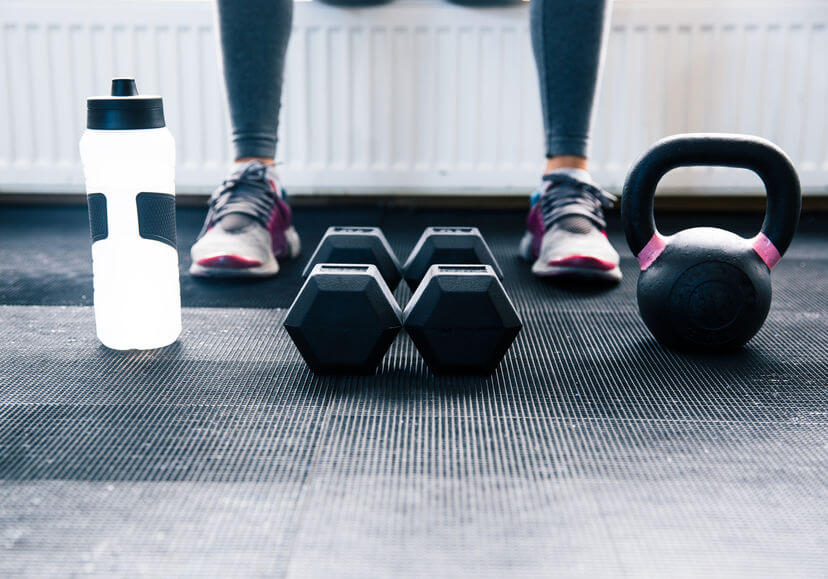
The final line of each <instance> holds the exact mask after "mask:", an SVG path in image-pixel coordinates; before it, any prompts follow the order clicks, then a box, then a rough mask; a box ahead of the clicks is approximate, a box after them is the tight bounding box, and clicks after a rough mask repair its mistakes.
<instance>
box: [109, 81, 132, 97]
mask: <svg viewBox="0 0 828 579" xmlns="http://www.w3.org/2000/svg"><path fill="white" fill-rule="evenodd" d="M137 94H138V87H137V86H135V79H134V78H113V79H112V96H119V97H124V96H136V95H137Z"/></svg>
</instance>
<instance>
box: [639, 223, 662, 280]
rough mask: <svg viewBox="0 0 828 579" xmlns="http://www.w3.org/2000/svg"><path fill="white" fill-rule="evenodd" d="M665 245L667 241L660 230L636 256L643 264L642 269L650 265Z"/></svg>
mask: <svg viewBox="0 0 828 579" xmlns="http://www.w3.org/2000/svg"><path fill="white" fill-rule="evenodd" d="M665 247H667V241H665V239H664V238H663V237H662V236H661V235H659V234H658V232H656V233H654V234H653V236H652V237H651V238H650V241H648V242H647V245H645V246H644V248H643V249H642V250H641V251H640V252H638V255H637V256H636V257H638V263H639V264H640V265H641V271H644V270H645V269H647V268H648V267H650V266H651V265H652V264H653V262H654V261H655V260H656V259H657V258H658V256H659V255H661V252H662V251H664V248H665Z"/></svg>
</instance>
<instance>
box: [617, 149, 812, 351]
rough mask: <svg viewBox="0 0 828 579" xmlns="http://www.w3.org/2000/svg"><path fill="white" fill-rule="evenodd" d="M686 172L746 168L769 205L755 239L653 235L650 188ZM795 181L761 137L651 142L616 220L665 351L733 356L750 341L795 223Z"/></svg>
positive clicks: (781, 156) (693, 232) (645, 310)
mask: <svg viewBox="0 0 828 579" xmlns="http://www.w3.org/2000/svg"><path fill="white" fill-rule="evenodd" d="M685 166H725V167H738V168H743V169H750V170H751V171H753V172H754V173H756V174H757V175H758V176H759V177H760V178H761V179H762V183H764V186H765V191H766V194H767V208H766V211H765V219H764V222H763V223H762V229H761V231H760V232H759V234H758V235H756V236H755V237H753V238H751V239H745V238H743V237H740V236H738V235H736V234H735V233H731V232H730V231H726V230H723V229H718V228H714V227H695V228H692V229H685V230H683V231H679V232H678V233H676V234H675V235H670V236H664V235H661V234H660V233H659V232H658V230H657V229H656V226H655V219H654V216H653V203H654V196H655V192H656V186H657V185H658V182H659V181H660V180H661V178H662V177H663V176H664V175H665V174H666V173H667V172H668V171H670V170H672V169H675V168H677V167H685ZM800 206H801V193H800V186H799V177H798V176H797V174H796V170H795V169H794V167H793V164H792V163H791V160H790V159H789V158H788V156H787V155H786V154H785V153H784V152H783V151H782V150H781V149H780V148H779V147H777V146H776V145H774V144H773V143H771V142H770V141H767V140H765V139H762V138H759V137H753V136H748V135H728V134H685V135H674V136H672V137H667V138H665V139H662V140H660V141H658V142H657V143H656V144H655V145H653V146H652V147H651V148H650V150H649V151H647V152H646V153H644V155H643V156H642V157H641V158H640V159H639V160H638V162H637V163H635V165H634V166H633V167H632V169H631V170H630V172H629V174H628V175H627V180H626V182H625V183H624V190H623V196H622V198H621V219H622V221H623V225H624V232H625V234H626V236H627V243H629V246H630V249H631V250H632V252H633V254H635V256H636V257H637V258H638V262H639V264H640V266H641V274H640V276H639V278H638V292H637V293H638V308H639V311H640V312H641V317H642V318H643V319H644V323H645V324H646V325H647V327H648V328H649V329H650V331H651V332H652V334H653V335H654V336H655V337H656V338H657V339H658V340H659V342H661V343H662V344H664V345H665V346H667V347H670V348H674V349H677V350H687V351H696V352H721V351H728V350H734V349H736V348H739V347H741V346H743V345H744V344H745V343H747V341H748V340H750V339H751V338H752V337H753V336H754V335H755V334H756V332H758V331H759V328H761V327H762V324H763V323H764V321H765V318H766V317H767V315H768V310H769V309H770V304H771V279H770V271H771V269H773V266H775V265H776V263H777V262H778V261H779V259H780V258H781V257H782V255H783V254H784V253H785V250H787V249H788V246H789V245H790V243H791V240H792V239H793V236H794V232H795V231H796V226H797V223H798V222H799V211H800Z"/></svg>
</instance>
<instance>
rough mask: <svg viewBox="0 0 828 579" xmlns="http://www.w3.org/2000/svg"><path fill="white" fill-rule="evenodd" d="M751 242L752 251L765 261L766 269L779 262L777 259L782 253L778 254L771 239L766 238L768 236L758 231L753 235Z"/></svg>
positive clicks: (780, 257)
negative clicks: (757, 233)
mask: <svg viewBox="0 0 828 579" xmlns="http://www.w3.org/2000/svg"><path fill="white" fill-rule="evenodd" d="M752 242H753V251H755V252H756V253H757V254H759V257H761V258H762V261H764V262H765V265H767V266H768V269H773V266H774V265H776V264H777V263H779V260H780V259H782V255H780V253H779V250H778V249H776V246H775V245H774V244H773V241H771V240H770V239H768V236H767V235H765V234H764V233H760V234H759V235H757V236H756V237H754V238H753V239H752Z"/></svg>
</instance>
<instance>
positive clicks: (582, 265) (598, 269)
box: [518, 231, 622, 282]
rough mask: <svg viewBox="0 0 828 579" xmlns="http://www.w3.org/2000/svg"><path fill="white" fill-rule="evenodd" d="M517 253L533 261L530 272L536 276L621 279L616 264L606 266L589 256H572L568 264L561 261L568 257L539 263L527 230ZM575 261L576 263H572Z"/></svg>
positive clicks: (613, 280) (597, 279) (604, 279)
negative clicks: (533, 253)
mask: <svg viewBox="0 0 828 579" xmlns="http://www.w3.org/2000/svg"><path fill="white" fill-rule="evenodd" d="M518 253H519V255H520V257H521V259H523V260H524V261H528V262H533V263H532V273H533V274H534V275H535V276H536V277H540V278H544V279H548V278H559V279H582V280H595V281H612V282H619V281H621V277H622V276H621V268H619V267H618V266H617V265H615V266H613V267H611V268H607V267H605V266H604V264H605V262H602V261H600V260H596V259H595V258H591V257H586V256H573V258H574V259H573V260H572V261H571V262H570V263H569V264H566V263H562V262H566V261H567V260H569V259H570V258H566V259H564V260H560V261H559V263H557V264H555V265H549V264H546V263H539V262H538V261H537V260H536V259H535V257H534V256H533V255H532V234H531V233H530V232H528V231H527V232H526V233H524V235H523V238H521V240H520V248H519V249H518ZM576 263H577V264H578V265H574V264H576Z"/></svg>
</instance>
